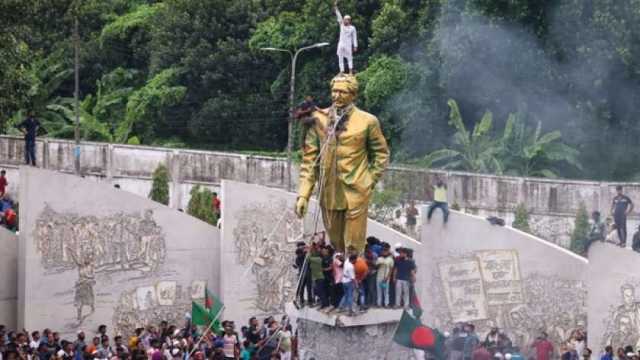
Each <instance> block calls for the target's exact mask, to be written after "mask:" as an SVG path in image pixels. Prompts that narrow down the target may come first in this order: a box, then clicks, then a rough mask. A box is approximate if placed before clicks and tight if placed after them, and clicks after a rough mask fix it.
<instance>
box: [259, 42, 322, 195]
mask: <svg viewBox="0 0 640 360" xmlns="http://www.w3.org/2000/svg"><path fill="white" fill-rule="evenodd" d="M328 45H329V43H326V42H323V43H317V44H313V45H311V46H305V47H303V48H300V49H298V50H296V51H295V52H293V51H291V50H287V49H278V48H272V47H268V48H261V49H260V50H263V51H279V52H284V53H287V54H289V56H290V57H291V82H290V84H289V126H288V128H287V133H288V136H287V191H291V190H292V189H291V185H292V184H291V183H292V181H291V162H292V153H293V122H294V114H293V112H294V101H295V93H296V62H297V61H298V55H300V53H301V52H303V51H305V50H310V49H315V48H320V47H324V46H328Z"/></svg>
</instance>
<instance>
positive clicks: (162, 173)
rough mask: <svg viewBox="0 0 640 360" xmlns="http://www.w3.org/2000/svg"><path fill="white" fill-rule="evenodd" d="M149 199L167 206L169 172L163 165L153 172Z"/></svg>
mask: <svg viewBox="0 0 640 360" xmlns="http://www.w3.org/2000/svg"><path fill="white" fill-rule="evenodd" d="M149 199H151V200H153V201H157V202H159V203H161V204H164V205H169V170H168V169H167V167H166V166H164V165H163V164H160V165H158V167H157V168H156V169H155V170H154V172H153V184H151V191H150V192H149Z"/></svg>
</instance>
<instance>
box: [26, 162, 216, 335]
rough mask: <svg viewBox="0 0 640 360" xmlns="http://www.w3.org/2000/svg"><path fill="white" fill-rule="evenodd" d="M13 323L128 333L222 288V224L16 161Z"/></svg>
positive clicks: (179, 313) (177, 317) (174, 315)
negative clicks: (101, 328)
mask: <svg viewBox="0 0 640 360" xmlns="http://www.w3.org/2000/svg"><path fill="white" fill-rule="evenodd" d="M20 180H21V184H20V185H21V186H20V210H21V211H20V229H21V231H20V250H19V254H20V256H19V267H18V269H19V270H18V284H19V291H18V299H19V302H18V303H19V311H18V316H19V319H18V325H19V326H20V327H26V328H28V329H42V328H45V327H50V328H56V329H61V332H63V333H64V334H66V335H70V334H72V333H73V332H75V331H76V330H78V329H80V328H83V329H96V328H97V326H98V325H99V324H107V325H108V326H109V328H110V329H113V331H114V332H116V333H130V331H132V330H133V328H135V327H138V326H140V325H142V324H145V323H153V324H157V323H158V321H160V320H161V319H166V320H169V321H172V322H174V323H181V322H182V321H183V319H184V314H185V313H187V312H189V311H190V309H191V300H192V299H203V298H204V288H205V287H209V289H211V290H212V291H214V292H217V293H218V292H219V291H220V286H219V281H218V279H219V277H220V267H219V262H218V261H217V260H218V258H217V254H219V253H220V235H219V230H218V229H217V228H215V227H212V226H210V225H208V224H206V223H204V222H201V221H199V220H197V219H195V218H193V217H191V216H188V215H186V214H183V213H180V212H177V211H175V210H172V209H170V208H168V207H165V206H163V205H160V204H158V203H155V202H153V201H150V200H148V199H145V198H141V197H138V196H135V195H132V194H130V193H127V192H124V191H120V190H116V189H114V188H113V187H111V186H109V185H107V184H100V183H95V182H93V181H87V180H86V179H82V178H80V177H77V176H73V175H65V174H61V173H58V172H53V171H47V170H40V169H35V168H27V167H23V168H21V173H20Z"/></svg>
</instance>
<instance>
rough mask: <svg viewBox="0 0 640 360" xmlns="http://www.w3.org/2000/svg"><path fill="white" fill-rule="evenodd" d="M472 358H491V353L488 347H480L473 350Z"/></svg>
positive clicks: (482, 359) (486, 359) (481, 359)
mask: <svg viewBox="0 0 640 360" xmlns="http://www.w3.org/2000/svg"><path fill="white" fill-rule="evenodd" d="M471 358H472V359H473V360H491V353H490V352H489V351H488V350H487V349H485V348H483V347H479V348H477V349H475V350H473V353H472V355H471Z"/></svg>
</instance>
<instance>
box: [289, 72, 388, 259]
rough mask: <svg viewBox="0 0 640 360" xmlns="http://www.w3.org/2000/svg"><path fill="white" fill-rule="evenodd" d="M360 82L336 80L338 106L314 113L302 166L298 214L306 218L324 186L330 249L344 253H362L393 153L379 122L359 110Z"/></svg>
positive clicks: (343, 77)
mask: <svg viewBox="0 0 640 360" xmlns="http://www.w3.org/2000/svg"><path fill="white" fill-rule="evenodd" d="M357 94H358V81H357V80H356V78H355V77H354V76H351V75H338V76H336V77H335V78H333V80H332V81H331V98H332V100H333V105H332V106H331V107H330V108H329V109H326V110H319V111H315V112H314V113H313V117H314V123H313V124H312V125H311V126H310V128H309V129H308V131H307V132H306V137H305V141H304V146H303V149H302V153H303V155H302V164H301V165H300V181H299V183H300V185H299V189H298V200H297V202H296V214H298V216H299V217H303V216H304V215H305V213H306V212H307V208H308V202H309V198H310V197H311V194H312V193H313V189H314V187H315V186H316V181H318V182H319V185H318V186H319V187H320V194H319V199H320V208H321V210H322V218H323V220H324V227H325V229H326V230H327V233H328V234H329V238H330V239H331V244H332V245H333V246H334V248H335V249H336V250H338V251H340V252H344V251H345V249H348V248H350V247H353V248H354V249H355V251H356V252H357V253H358V254H362V253H363V251H364V247H365V237H366V232H367V213H368V207H369V198H370V197H371V194H372V193H373V189H374V187H375V185H376V183H377V182H378V180H380V178H381V177H382V174H383V172H384V170H385V168H386V167H387V163H388V161H389V148H388V147H387V141H386V140H385V138H384V135H383V134H382V129H381V128H380V123H379V122H378V119H377V118H376V117H375V116H373V115H371V114H369V113H367V112H364V111H362V110H360V109H358V108H357V107H356V106H355V105H354V101H355V100H356V97H357Z"/></svg>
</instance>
